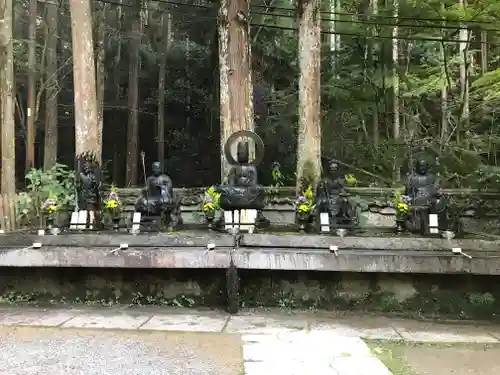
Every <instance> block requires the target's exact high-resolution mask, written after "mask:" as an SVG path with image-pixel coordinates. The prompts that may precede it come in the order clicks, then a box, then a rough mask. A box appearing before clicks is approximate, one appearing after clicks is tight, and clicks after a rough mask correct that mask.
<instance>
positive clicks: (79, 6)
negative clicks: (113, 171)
mask: <svg viewBox="0 0 500 375" xmlns="http://www.w3.org/2000/svg"><path fill="white" fill-rule="evenodd" d="M69 6H70V11H71V35H72V40H73V82H74V90H75V152H76V155H79V154H82V153H84V152H91V153H94V154H95V155H96V157H97V160H99V161H100V160H101V148H100V145H99V137H98V133H99V122H98V120H97V97H96V75H95V59H94V43H93V36H92V13H91V7H90V0H70V1H69Z"/></svg>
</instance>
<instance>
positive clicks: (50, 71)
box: [43, 0, 59, 170]
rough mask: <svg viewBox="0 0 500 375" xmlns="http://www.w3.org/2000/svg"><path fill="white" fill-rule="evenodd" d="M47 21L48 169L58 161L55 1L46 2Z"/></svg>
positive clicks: (56, 9)
mask: <svg viewBox="0 0 500 375" xmlns="http://www.w3.org/2000/svg"><path fill="white" fill-rule="evenodd" d="M46 6H47V13H46V23H47V28H46V30H47V33H46V38H47V44H48V46H47V69H46V82H47V89H46V91H45V136H44V138H45V139H44V147H45V149H44V153H43V168H44V169H45V170H48V169H50V168H52V167H53V166H54V165H55V164H56V163H57V141H58V135H57V95H58V92H59V89H58V86H57V85H58V84H57V82H58V79H57V78H58V77H57V69H58V67H57V65H58V64H57V40H58V36H57V23H58V22H59V17H58V16H59V14H58V12H59V6H58V3H57V2H56V1H55V0H54V1H49V2H47V3H46Z"/></svg>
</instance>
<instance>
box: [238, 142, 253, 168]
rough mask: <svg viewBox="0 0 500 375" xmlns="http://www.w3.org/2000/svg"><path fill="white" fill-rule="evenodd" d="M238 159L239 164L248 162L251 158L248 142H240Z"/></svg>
mask: <svg viewBox="0 0 500 375" xmlns="http://www.w3.org/2000/svg"><path fill="white" fill-rule="evenodd" d="M236 160H237V161H238V163H239V164H248V162H249V160H250V150H249V147H248V142H243V141H241V142H238V147H237V149H236Z"/></svg>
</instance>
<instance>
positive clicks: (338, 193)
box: [316, 160, 356, 228]
mask: <svg viewBox="0 0 500 375" xmlns="http://www.w3.org/2000/svg"><path fill="white" fill-rule="evenodd" d="M345 185H346V181H345V176H344V174H343V173H341V171H340V167H339V164H338V162H337V161H336V160H330V161H329V162H328V166H327V173H326V174H325V176H323V178H322V179H321V181H320V182H319V184H318V186H317V187H316V210H317V213H318V216H319V214H321V213H328V216H329V219H330V226H332V227H333V228H335V227H342V226H350V225H351V224H353V223H354V221H355V219H356V212H355V207H354V205H353V204H352V202H351V201H350V199H349V194H348V193H347V192H346V191H345Z"/></svg>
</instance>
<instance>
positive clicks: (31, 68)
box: [25, 0, 38, 171]
mask: <svg viewBox="0 0 500 375" xmlns="http://www.w3.org/2000/svg"><path fill="white" fill-rule="evenodd" d="M37 5H38V1H37V0H30V3H29V9H28V12H29V29H28V108H27V109H26V115H27V124H26V166H25V170H26V171H28V170H29V169H31V168H33V167H34V166H35V133H36V130H35V111H36V109H35V100H36V19H37Z"/></svg>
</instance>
